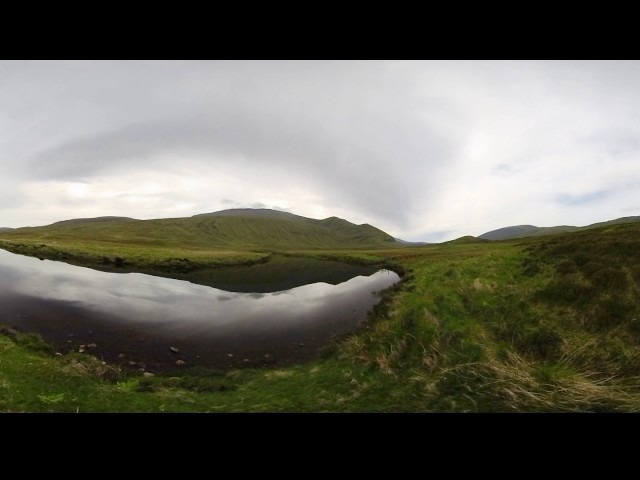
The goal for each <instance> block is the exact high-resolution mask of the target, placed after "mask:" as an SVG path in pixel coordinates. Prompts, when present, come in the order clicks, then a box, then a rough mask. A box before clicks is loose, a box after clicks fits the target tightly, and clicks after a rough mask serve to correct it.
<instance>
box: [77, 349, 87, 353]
mask: <svg viewBox="0 0 640 480" xmlns="http://www.w3.org/2000/svg"><path fill="white" fill-rule="evenodd" d="M84 352H86V350H85V349H84V348H79V349H78V353H84Z"/></svg>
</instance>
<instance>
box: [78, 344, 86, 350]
mask: <svg viewBox="0 0 640 480" xmlns="http://www.w3.org/2000/svg"><path fill="white" fill-rule="evenodd" d="M78 348H81V349H82V350H84V349H85V348H87V346H86V345H80V346H79V347H78Z"/></svg>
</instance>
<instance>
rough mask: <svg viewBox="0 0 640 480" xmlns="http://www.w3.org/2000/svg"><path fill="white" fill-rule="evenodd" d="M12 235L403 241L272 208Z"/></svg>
mask: <svg viewBox="0 0 640 480" xmlns="http://www.w3.org/2000/svg"><path fill="white" fill-rule="evenodd" d="M3 238H5V239H7V240H12V241H16V240H20V239H27V240H34V239H37V240H38V241H41V242H43V243H56V242H62V243H69V242H71V241H73V242H83V243H92V244H102V245H108V244H118V245H123V244H124V245H139V246H148V247H166V248H175V247H186V248H222V249H239V248H240V249H283V248H286V249H291V248H311V249H313V248H323V249H326V248H359V247H378V246H393V245H397V244H396V242H395V240H394V239H393V237H392V236H390V235H388V234H386V233H385V232H383V231H382V230H379V229H377V228H375V227H372V226H371V225H366V224H364V225H355V224H353V223H350V222H348V221H346V220H343V219H340V218H337V217H331V218H327V219H324V220H315V219H311V218H306V217H301V216H298V215H293V214H291V213H286V212H278V211H275V210H266V209H258V210H253V209H236V210H224V211H221V212H214V213H208V214H201V215H195V216H193V217H190V218H168V219H157V220H135V219H133V218H127V217H99V218H82V219H74V220H65V221H62V222H56V223H54V224H52V225H48V226H44V227H25V228H18V229H15V230H13V231H10V232H3Z"/></svg>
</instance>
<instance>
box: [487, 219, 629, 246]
mask: <svg viewBox="0 0 640 480" xmlns="http://www.w3.org/2000/svg"><path fill="white" fill-rule="evenodd" d="M634 222H640V216H636V217H622V218H617V219H615V220H609V221H606V222H598V223H593V224H591V225H587V226H584V227H574V226H571V225H558V226H555V227H536V226H535V225H514V226H511V227H503V228H498V229H497V230H491V231H490V232H486V233H483V234H482V235H479V236H478V238H481V239H484V240H510V239H514V238H524V237H540V236H543V235H552V234H556V233H569V232H577V231H582V230H590V229H593V228H600V227H607V226H611V225H620V224H624V223H634Z"/></svg>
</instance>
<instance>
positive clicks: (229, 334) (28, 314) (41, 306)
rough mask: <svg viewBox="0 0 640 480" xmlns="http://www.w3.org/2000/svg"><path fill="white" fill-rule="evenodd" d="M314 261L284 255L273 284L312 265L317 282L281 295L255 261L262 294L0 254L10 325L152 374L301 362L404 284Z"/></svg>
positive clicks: (3, 319)
mask: <svg viewBox="0 0 640 480" xmlns="http://www.w3.org/2000/svg"><path fill="white" fill-rule="evenodd" d="M305 261H306V260H303V259H296V260H292V261H291V263H290V271H287V270H286V268H284V267H283V261H282V260H279V262H280V264H279V265H278V268H277V270H278V274H277V275H276V277H277V281H276V282H275V283H273V285H276V286H277V285H284V284H283V283H282V278H283V276H289V277H290V276H294V277H295V275H296V272H303V271H305V270H308V271H311V270H312V271H314V272H315V274H314V275H313V277H314V280H315V281H314V283H309V284H306V285H301V286H297V287H295V288H289V289H286V290H278V291H272V290H274V288H269V286H268V285H267V283H268V282H267V283H265V281H261V282H260V283H259V284H255V278H256V275H255V272H256V270H255V267H254V268H253V270H252V269H251V268H249V269H248V270H247V271H248V272H249V277H252V278H253V279H254V280H253V281H254V286H255V291H253V292H252V291H246V290H251V288H249V287H246V288H234V289H233V291H229V290H223V289H220V288H214V287H211V286H205V285H199V284H195V283H191V282H188V281H182V280H174V279H168V278H162V277H155V276H150V275H144V274H140V273H126V274H120V273H107V272H99V271H96V270H92V269H89V268H83V267H76V266H72V265H68V264H65V263H62V262H54V261H49V260H44V261H41V260H38V259H37V258H32V257H25V256H20V255H15V254H12V253H9V252H6V251H4V250H0V323H3V324H6V325H10V326H15V327H17V328H19V329H21V330H23V331H28V332H36V333H39V334H41V335H42V336H43V337H44V338H45V339H46V340H48V341H51V342H53V343H54V344H55V345H56V347H57V349H58V351H60V352H67V351H71V350H78V349H79V348H81V345H83V346H84V349H85V350H86V351H87V353H91V354H93V355H95V356H97V357H98V358H103V359H104V360H105V361H110V362H114V363H120V364H123V365H126V366H131V367H132V368H145V369H146V370H149V371H155V370H166V369H169V368H185V367H187V366H193V365H200V366H204V367H215V368H229V367H234V366H240V365H245V366H246V365H251V366H258V365H265V364H278V365H285V364H291V363H295V362H300V361H304V360H308V359H311V358H313V357H314V356H316V355H317V354H318V351H319V349H320V348H321V347H322V346H324V345H326V344H327V342H329V341H330V340H331V339H333V338H335V337H336V336H339V335H342V334H345V333H348V332H351V331H353V330H355V329H356V328H358V327H359V326H360V325H361V324H362V323H363V322H364V321H365V320H366V319H367V311H369V310H370V309H371V308H372V307H373V306H374V305H375V304H376V303H377V302H378V301H379V297H378V296H377V295H376V294H375V292H379V291H380V290H383V289H385V288H387V287H389V286H391V285H393V284H394V283H396V282H397V281H398V280H399V277H398V275H397V274H396V273H394V272H391V271H388V270H379V271H375V270H367V269H364V270H363V267H352V268H353V271H352V272H351V273H349V268H351V267H350V266H346V265H344V264H340V267H339V271H340V273H339V275H336V274H335V271H334V273H333V274H331V273H328V274H327V275H329V277H327V280H326V281H321V279H320V278H319V275H320V273H318V272H320V271H323V270H327V271H330V270H335V268H333V267H332V266H331V264H332V263H334V264H335V263H336V262H327V263H326V264H325V265H328V267H325V268H324V269H322V268H318V261H317V260H309V261H308V262H311V263H309V264H308V265H306V268H305V263H304V262H305ZM269 263H271V262H269ZM269 263H267V264H265V265H263V266H261V267H260V268H261V269H262V270H261V271H263V270H265V269H268V267H269ZM336 268H337V267H336ZM240 272H241V269H240V268H239V267H234V268H233V269H232V273H231V274H230V275H226V278H227V279H228V278H232V280H233V284H234V286H235V287H238V286H239V285H241V284H242V281H241V274H240ZM263 273H264V272H263ZM216 275H219V273H216ZM320 276H321V275H320ZM249 277H248V278H249ZM263 277H264V275H263ZM229 282H230V281H229V280H227V284H229ZM338 282H339V283H338ZM333 283H335V284H333ZM208 284H209V285H210V284H211V283H210V282H209V283H208ZM250 284H251V282H250V281H248V282H247V285H250ZM176 362H178V364H182V362H184V366H182V365H179V366H177V365H176Z"/></svg>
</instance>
